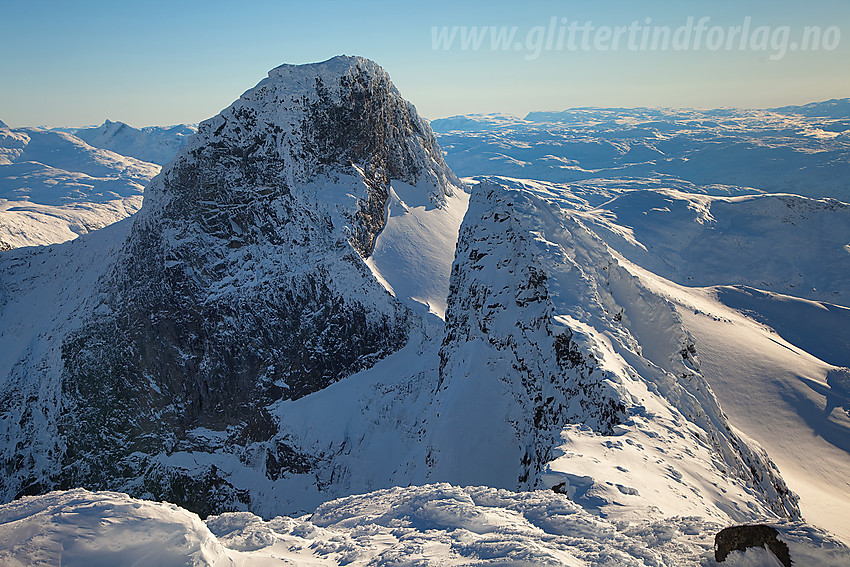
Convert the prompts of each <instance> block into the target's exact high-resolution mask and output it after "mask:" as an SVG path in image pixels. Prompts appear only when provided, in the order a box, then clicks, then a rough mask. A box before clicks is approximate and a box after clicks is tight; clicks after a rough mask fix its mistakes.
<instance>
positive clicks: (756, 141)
mask: <svg viewBox="0 0 850 567" xmlns="http://www.w3.org/2000/svg"><path fill="white" fill-rule="evenodd" d="M845 103H846V101H845ZM845 105H846V104H845ZM778 110H781V109H778ZM816 114H817V115H812V116H806V115H804V114H793V113H790V112H789V113H788V114H785V113H780V112H778V111H777V112H772V111H761V110H736V109H717V110H690V109H679V110H677V109H663V108H635V109H629V108H577V109H572V110H566V111H562V112H533V113H530V114H529V115H528V116H526V117H525V119H520V118H513V119H510V117H507V116H502V115H497V116H493V115H470V116H465V117H464V116H460V117H453V118H447V119H440V120H434V121H433V124H432V125H433V128H434V130H435V131H436V132H437V133H438V135H439V140H440V145H441V147H442V148H443V149H444V150H445V151H446V161H447V162H448V164H449V165H450V166H451V167H452V169H453V170H454V171H455V173H457V174H458V175H461V176H473V175H502V176H506V177H514V178H526V179H537V180H543V181H551V182H556V183H570V182H581V181H585V182H587V181H588V180H594V179H600V180H605V183H609V184H610V183H611V182H612V181H613V180H619V181H622V182H623V183H629V182H631V180H633V179H635V178H639V179H644V180H646V181H647V182H649V183H650V184H651V185H650V188H669V187H674V188H678V189H682V190H688V191H691V192H695V193H707V194H711V195H738V194H753V193H759V192H770V193H776V192H782V193H795V194H799V195H804V196H807V197H816V198H824V197H833V198H837V199H840V200H843V201H845V202H847V201H850V185H848V181H847V180H848V179H850V159H848V157H850V121H848V119H847V116H843V117H828V113H825V112H820V113H816ZM686 186H689V187H690V188H689V189H685V187H686Z"/></svg>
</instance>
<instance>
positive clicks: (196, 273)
mask: <svg viewBox="0 0 850 567" xmlns="http://www.w3.org/2000/svg"><path fill="white" fill-rule="evenodd" d="M393 183H396V187H397V188H399V191H396V190H395V189H394V188H393ZM402 184H403V185H404V187H405V190H404V191H402V190H401V186H402ZM459 186H460V182H459V181H458V180H457V178H456V177H455V176H454V174H453V173H452V172H451V171H450V170H449V169H448V167H447V166H446V164H445V162H444V161H443V158H442V154H441V151H440V149H439V147H438V146H437V143H436V141H435V139H434V135H433V134H432V132H431V130H430V128H429V126H428V125H427V124H426V123H425V122H424V121H423V120H422V119H421V118H419V117H418V115H417V114H416V112H415V110H414V108H413V106H412V105H410V104H409V103H407V102H406V101H405V100H404V99H403V98H402V97H401V96H400V94H399V93H398V91H397V90H396V89H395V88H394V87H393V85H392V83H391V82H390V80H389V77H388V76H387V74H386V72H384V71H383V70H382V69H381V68H380V67H379V66H377V65H376V64H374V63H372V62H370V61H367V60H364V59H361V58H353V57H336V58H334V59H331V60H329V61H327V62H324V63H320V64H315V65H305V66H282V67H279V68H277V69H274V70H273V71H271V72H270V74H269V77H268V78H267V79H265V80H263V81H262V82H260V83H259V84H258V85H257V86H256V87H255V88H254V89H251V90H249V91H248V92H246V93H245V94H244V95H243V96H242V97H241V98H240V99H239V100H238V101H236V102H235V103H234V104H233V105H232V106H231V107H229V108H228V109H226V110H225V111H223V112H222V113H221V114H220V115H218V116H216V117H215V118H212V119H210V120H208V121H206V122H204V123H202V124H201V125H200V127H199V130H198V134H197V136H196V137H195V138H193V140H192V141H191V142H190V143H189V144H188V145H187V146H186V147H185V148H184V149H183V150H181V152H180V153H179V154H178V156H177V157H176V158H175V159H174V160H173V161H172V162H171V163H170V164H169V165H168V166H166V167H165V168H164V169H163V171H162V173H161V174H160V175H159V176H157V177H156V178H154V180H153V181H152V182H151V184H150V186H149V187H148V188H147V190H146V194H145V204H144V207H143V208H142V210H141V211H140V212H139V213H138V214H137V215H136V216H135V218H134V220H133V223H132V226H129V225H127V224H124V225H122V226H120V227H115V228H111V229H108V230H110V231H111V232H108V233H106V236H100V235H99V234H92V235H90V236H88V237H87V238H86V239H83V240H80V241H75V242H74V243H71V244H68V245H64V246H59V247H55V250H40V251H24V252H17V253H15V254H12V255H6V256H3V257H2V258H0V262H2V271H0V274H3V281H2V284H3V287H2V290H3V296H2V298H3V311H2V317H3V320H2V322H3V325H2V327H0V329H5V330H3V331H2V338H3V341H4V343H5V344H6V345H7V346H6V347H5V348H4V349H3V350H2V352H0V354H2V357H0V368H2V370H4V371H5V372H6V373H5V376H7V378H5V382H4V383H3V384H2V386H3V388H2V390H0V391H2V394H0V408H2V410H0V411H2V419H0V441H2V444H0V451H2V468H3V470H4V471H5V472H6V474H5V475H3V476H2V477H0V492H2V495H3V497H4V498H5V499H7V500H8V499H11V498H13V497H14V496H16V495H19V494H26V493H37V492H44V491H47V490H49V489H51V488H55V487H61V488H70V487H76V486H82V487H85V488H89V489H110V490H121V491H124V492H128V493H130V494H133V495H136V496H144V497H147V498H154V499H165V500H168V501H171V502H174V503H177V504H180V505H182V506H185V507H187V508H189V509H190V510H193V511H196V512H199V513H201V514H209V513H212V512H218V511H222V510H233V509H250V510H252V511H255V512H257V513H260V514H263V515H268V516H272V515H277V514H280V513H293V512H295V511H301V510H305V509H309V508H310V507H315V505H316V504H317V503H318V502H321V501H323V500H327V499H330V498H333V497H336V496H342V495H347V494H352V493H355V492H366V491H369V490H376V489H378V488H385V487H388V486H391V485H404V484H411V483H420V484H421V483H425V482H436V481H447V482H451V483H452V484H464V485H489V486H494V487H499V488H508V489H512V490H516V489H529V488H540V487H554V488H558V489H559V490H560V491H562V492H563V493H564V494H567V495H568V496H570V497H571V498H574V499H575V500H576V501H578V502H590V503H591V506H592V507H596V508H600V509H601V508H603V507H604V506H612V507H616V506H623V505H627V506H637V505H638V503H640V505H642V506H644V507H646V506H660V505H661V503H662V501H668V500H670V501H674V502H676V503H677V504H676V506H677V507H676V506H674V507H672V508H667V509H665V512H667V511H669V512H671V513H678V514H680V515H684V514H698V515H707V516H711V517H715V518H727V519H728V518H729V517H734V518H744V519H746V518H748V517H752V516H763V515H772V516H774V517H775V516H790V517H796V516H798V515H799V510H798V509H797V507H796V501H795V497H794V495H793V494H791V493H790V491H789V490H788V488H787V487H786V486H785V484H784V482H783V481H782V479H781V478H780V477H779V475H778V472H777V471H776V469H775V467H774V466H773V465H772V463H771V462H770V460H769V459H768V458H767V457H766V455H764V454H763V452H761V451H760V450H758V449H755V448H751V447H750V446H749V445H748V444H747V443H746V442H745V441H743V440H742V439H741V438H740V437H739V436H737V434H735V433H734V432H733V430H732V428H731V426H730V425H729V423H728V421H727V420H726V417H725V416H724V415H723V412H722V411H721V410H720V407H719V405H718V404H717V401H716V399H715V398H714V395H713V393H712V392H711V390H710V388H709V387H708V385H707V384H706V383H705V381H704V380H703V378H702V376H701V375H700V370H699V362H698V359H697V355H696V353H697V350H696V348H695V347H694V344H693V341H692V339H691V337H690V336H689V335H688V333H687V331H686V330H685V329H684V327H683V326H682V324H681V321H680V320H679V319H677V318H676V314H675V311H674V310H673V309H672V308H671V307H670V305H668V303H667V302H666V301H665V299H664V298H663V297H662V296H661V295H659V294H658V293H656V292H655V291H653V290H652V289H651V288H650V287H649V286H648V284H646V282H645V281H644V279H642V277H643V276H641V275H640V273H639V270H638V269H637V268H636V267H635V266H633V265H632V264H631V263H630V262H629V261H628V260H626V259H625V258H623V257H622V256H620V255H618V254H616V253H615V252H614V251H613V250H612V249H610V248H609V247H608V246H607V245H606V244H605V242H604V241H603V240H602V239H601V238H600V237H599V236H598V235H597V234H596V233H595V232H594V229H593V227H592V226H591V225H590V223H588V222H585V221H584V220H583V217H582V215H581V214H580V212H579V211H576V210H573V209H572V208H571V207H570V206H569V200H568V199H569V197H568V196H566V197H564V198H561V197H559V196H558V195H556V194H553V193H545V192H538V193H535V192H534V191H532V190H519V189H510V188H507V187H505V186H503V185H501V184H498V183H493V182H482V183H479V184H478V185H476V186H475V187H473V188H472V189H471V191H472V195H471V199H470V205H469V209H468V211H467V213H466V216H465V218H464V221H463V225H462V227H461V229H460V234H459V237H458V241H457V247H456V250H446V253H447V254H449V255H450V254H452V253H454V254H455V259H454V263H453V265H452V268H451V275H450V279H449V292H448V298H447V305H448V308H447V311H446V315H445V321H444V322H443V321H442V320H439V319H438V316H437V315H436V314H433V313H430V314H429V313H426V312H425V311H423V310H422V309H418V308H417V306H416V305H414V304H412V303H405V302H403V301H402V300H400V299H397V298H398V297H401V298H404V297H406V294H405V290H395V293H393V292H391V286H389V285H387V282H390V281H405V280H403V279H395V278H394V276H393V266H392V265H391V263H387V264H384V265H382V266H378V268H380V269H379V270H377V271H373V270H372V267H371V266H370V264H368V263H367V262H366V259H367V258H368V257H369V256H370V254H371V252H372V250H373V249H374V248H375V246H376V243H377V242H379V241H380V239H381V238H382V235H383V234H382V231H383V229H384V226H385V224H386V223H387V222H388V220H387V216H388V214H389V213H388V211H389V210H390V208H389V205H388V202H389V201H388V200H389V199H390V198H391V197H392V198H394V199H397V200H398V202H397V203H395V205H394V206H397V207H399V210H401V209H403V210H406V209H405V207H406V205H405V204H404V203H402V202H401V199H400V197H399V194H400V193H401V194H407V193H413V192H418V195H417V198H416V199H415V201H416V202H421V203H423V205H422V206H421V207H419V208H420V209H422V210H423V211H428V210H431V211H433V210H440V209H441V207H447V203H448V202H449V200H450V199H451V198H452V196H453V194H454V193H455V192H457V191H461V190H462V189H459ZM406 192H407V193H406ZM410 201H411V203H412V202H414V200H413V199H411V200H410ZM411 208H415V207H411ZM420 212H421V211H420ZM409 214H414V213H409ZM416 218H417V219H419V218H421V219H426V214H425V213H423V216H422V217H416ZM425 222H427V221H426V220H422V222H418V223H411V224H419V225H421V224H422V223H425ZM399 226H405V225H403V224H400V225H399ZM420 228H421V227H420ZM425 232H426V233H427V231H425ZM405 234H406V233H405V232H404V230H402V229H398V231H397V232H396V235H395V237H396V238H404V236H405ZM420 236H421V234H420ZM99 239H100V240H99ZM434 265H437V263H435V264H434ZM439 265H448V264H447V263H441V262H440V263H439ZM81 270H83V272H81ZM80 273H86V274H89V275H88V276H86V278H88V279H85V278H83V277H82V276H81V275H80ZM376 273H381V274H383V276H382V277H383V278H384V279H383V280H382V279H380V278H378V276H377V275H376ZM75 274H76V275H75ZM92 274H93V275H92ZM39 275H42V276H45V277H42V278H39V277H37V276H39ZM425 277H427V273H426V274H425ZM69 282H70V283H69ZM50 286H54V287H50ZM45 298H53V301H54V302H55V304H56V305H55V306H54V307H51V308H43V310H42V311H43V312H44V313H45V317H44V321H45V322H44V323H43V324H39V325H40V326H38V325H35V324H34V323H32V322H31V321H32V319H33V317H32V313H33V311H32V310H33V306H34V305H38V304H39V301H41V302H43V301H45ZM413 299H415V298H413ZM414 303H415V301H414ZM418 305H419V307H421V306H422V304H421V302H420V303H419V304H418ZM683 431H685V432H686V433H683ZM644 446H651V447H658V449H657V451H655V452H654V453H651V455H652V459H650V456H649V454H646V455H640V456H639V457H638V459H637V461H636V464H635V472H634V473H630V472H629V471H628V470H627V469H625V468H624V467H619V468H620V469H622V470H620V471H619V472H614V473H612V472H611V471H607V470H606V469H605V468H604V467H606V466H608V464H610V462H612V461H606V460H605V459H603V458H597V457H595V456H594V457H588V458H587V459H576V460H572V461H570V460H569V459H566V456H569V455H570V454H578V453H579V452H580V451H585V452H589V451H591V450H594V447H596V448H599V447H604V451H621V452H623V454H625V451H629V450H631V449H630V447H640V451H644ZM647 451H649V450H648V449H647ZM599 454H600V455H602V454H607V453H603V452H600V453H599ZM641 458H642V459H643V460H641ZM565 459H566V461H567V462H564V461H565ZM681 463H687V466H686V467H685V466H683V465H682V464H681ZM584 465H587V466H590V467H596V468H594V469H593V470H590V471H587V470H583V471H579V470H578V469H577V468H576V467H578V466H584ZM680 469H683V470H685V472H684V473H682V472H679V470H680ZM611 474H623V475H625V476H626V477H627V478H628V477H630V476H634V478H635V479H638V478H640V479H650V480H652V481H653V482H654V480H655V479H662V478H663V479H672V480H670V481H669V482H673V483H676V486H675V487H674V488H675V490H673V491H671V492H669V493H668V492H666V491H662V490H661V489H658V488H657V487H654V489H653V490H650V489H648V488H644V487H643V486H641V487H640V490H638V489H637V488H635V487H634V486H632V485H631V484H628V483H629V482H631V483H634V482H635V481H634V480H623V482H622V483H620V484H617V488H614V484H613V483H612V482H608V481H607V480H608V478H609V477H610V475H611ZM705 478H708V479H710V480H709V481H707V482H704V483H701V479H705ZM663 482H668V480H664V481H663ZM666 486H667V485H665V487H666ZM694 495H696V496H694ZM582 499H584V500H582ZM624 502H625V504H624ZM718 502H719V504H718ZM644 509H645V508H644Z"/></svg>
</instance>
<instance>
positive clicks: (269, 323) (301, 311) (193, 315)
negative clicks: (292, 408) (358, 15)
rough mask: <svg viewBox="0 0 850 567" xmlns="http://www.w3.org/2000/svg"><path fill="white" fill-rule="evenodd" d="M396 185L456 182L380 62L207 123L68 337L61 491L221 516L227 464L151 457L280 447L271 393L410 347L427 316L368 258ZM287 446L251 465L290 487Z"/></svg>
mask: <svg viewBox="0 0 850 567" xmlns="http://www.w3.org/2000/svg"><path fill="white" fill-rule="evenodd" d="M393 179H395V180H402V181H404V182H408V183H410V184H417V183H419V184H421V183H425V184H427V185H428V186H429V187H430V196H431V198H432V199H433V200H434V201H435V202H437V203H439V202H440V200H441V199H443V198H444V196H445V195H446V194H447V193H450V192H451V188H450V185H449V184H450V183H452V182H455V178H454V176H453V174H451V172H450V171H449V170H448V169H447V167H446V166H445V164H444V163H443V161H442V157H441V155H440V153H439V150H438V149H437V146H436V143H435V142H434V138H433V135H432V134H431V132H430V129H429V127H428V126H427V123H426V122H424V121H423V120H422V119H420V118H419V117H418V116H417V115H416V112H415V110H414V108H413V107H412V105H410V104H409V103H407V102H406V101H404V100H403V99H402V98H401V96H400V95H399V93H398V91H397V90H396V89H395V88H394V87H393V85H392V84H391V82H390V80H389V77H388V76H387V74H386V73H385V72H384V71H383V70H382V69H381V68H380V67H378V66H377V65H375V64H374V63H371V62H369V61H366V60H363V59H359V58H345V57H341V58H335V59H333V60H331V61H328V62H326V63H324V64H320V65H314V66H303V67H289V66H284V67H281V68H278V69H275V70H273V71H272V72H271V73H270V76H269V78H268V79H266V80H264V81H263V82H261V83H260V84H259V85H258V86H257V87H256V88H255V89H252V90H250V91H248V92H247V93H245V95H243V97H242V98H241V99H240V100H239V101H237V102H236V103H234V104H233V105H232V106H231V107H230V108H228V109H227V110H225V111H224V112H223V113H222V114H221V115H219V116H217V117H215V118H213V119H211V120H209V121H207V122H205V123H203V124H202V125H201V127H200V129H199V134H198V136H197V137H196V138H195V139H194V141H193V142H192V143H191V144H190V145H189V146H188V147H187V148H186V149H185V150H184V151H182V152H181V153H180V154H179V156H178V157H177V158H176V159H175V160H174V161H173V162H172V163H171V164H170V165H169V166H168V167H166V168H165V170H164V171H163V173H162V174H161V175H160V176H158V177H157V178H156V179H155V180H154V181H153V182H152V184H151V185H150V186H149V188H148V190H147V193H146V200H145V207H144V210H143V211H142V212H141V214H140V215H139V216H138V217H137V218H136V220H135V224H134V226H133V229H132V232H131V234H130V235H129V237H128V238H127V240H126V242H125V244H124V245H123V247H122V249H121V252H120V257H119V259H118V260H117V261H116V262H115V264H114V266H112V268H111V269H110V270H109V272H108V273H107V274H105V275H104V277H103V278H102V279H101V281H100V282H99V286H98V292H99V295H98V297H97V301H96V305H94V306H93V311H94V315H93V316H92V317H90V319H89V320H88V321H86V323H85V324H84V325H82V326H81V328H79V329H77V330H75V331H74V332H73V333H72V334H70V335H69V336H67V337H65V338H64V341H63V343H62V349H61V350H62V364H63V369H62V379H61V390H62V403H61V408H62V409H61V417H59V418H58V420H57V424H56V427H57V432H58V436H59V438H60V439H61V440H62V443H61V445H60V447H59V448H58V450H59V451H61V453H60V454H61V456H60V455H55V456H54V458H56V457H58V461H59V466H58V467H56V468H54V472H53V474H52V475H51V477H50V480H49V481H47V485H48V486H49V485H58V486H77V485H85V486H92V487H104V488H105V487H115V486H120V485H122V484H123V483H125V482H127V481H129V480H130V479H133V481H134V482H138V480H139V479H140V478H141V486H138V485H137V486H136V491H138V490H139V489H141V490H144V491H146V492H147V493H150V494H153V495H154V496H156V497H161V498H166V499H171V500H174V501H180V502H185V503H186V504H187V505H188V506H190V507H192V508H193V509H201V510H203V509H208V510H211V509H214V507H215V506H216V505H217V503H218V502H219V501H218V499H217V498H216V497H215V496H214V495H211V494H209V491H210V490H214V489H215V487H216V486H218V485H220V484H221V483H220V482H218V481H217V480H216V479H215V478H214V477H215V473H214V471H211V472H210V478H207V479H175V478H173V477H171V476H169V475H168V474H167V473H164V472H162V471H156V470H152V468H151V463H150V462H149V460H148V459H147V456H149V455H152V454H156V453H158V452H162V451H165V452H167V451H171V450H174V449H176V448H178V447H184V448H185V446H186V443H188V441H187V432H188V431H191V430H193V429H196V428H208V429H211V430H215V431H227V432H228V436H230V437H232V438H235V439H239V442H240V443H242V444H245V445H247V444H250V443H255V442H266V441H268V440H269V439H270V438H271V437H272V436H273V433H274V431H275V427H274V424H273V423H272V421H271V420H270V418H269V416H268V414H267V412H266V411H265V409H264V408H265V406H266V405H268V404H269V403H270V402H271V401H273V400H278V399H281V398H283V399H296V398H299V397H302V396H305V395H307V394H309V393H311V392H315V391H317V390H320V389H322V388H324V387H326V386H328V385H329V384H332V383H333V382H336V381H338V380H340V379H341V378H344V377H346V376H348V375H350V374H352V373H354V372H356V371H358V370H362V369H364V368H368V367H369V366H371V365H372V364H374V363H375V361H376V360H379V359H380V358H382V357H384V356H386V355H388V354H389V353H391V352H393V351H395V350H397V349H399V348H400V347H401V346H403V345H404V344H405V342H406V340H407V336H408V333H409V329H410V326H411V325H413V324H414V322H413V321H412V320H411V315H410V313H409V312H408V310H407V308H405V307H404V306H402V305H401V304H399V303H398V302H397V301H396V300H395V299H394V298H393V297H392V296H391V295H389V294H388V293H387V292H386V291H385V290H384V289H383V288H382V287H381V286H380V284H378V283H377V282H376V281H375V280H374V278H373V277H372V276H371V273H370V272H369V270H368V269H367V268H366V266H365V265H364V263H363V261H362V259H363V257H365V256H367V255H368V254H369V252H370V250H371V247H372V245H373V242H374V239H375V236H376V235H377V234H378V233H379V232H380V230H381V228H382V226H383V222H384V208H385V204H386V199H387V196H388V190H389V183H390V180H393ZM190 444H191V443H190ZM290 453H291V451H289V449H288V448H287V447H286V446H274V444H272V445H271V446H269V447H266V448H265V450H264V451H261V452H260V454H259V455H252V458H253V459H259V464H258V465H257V467H258V468H259V469H260V470H261V471H262V472H263V473H264V474H266V475H269V476H270V477H274V476H275V475H279V474H281V472H282V471H283V470H286V469H287V468H292V467H295V468H297V467H298V466H299V465H298V462H299V460H298V459H297V458H295V459H293V458H291V455H290ZM44 487H45V483H44V482H39V483H36V484H35V485H34V487H32V488H27V487H26V486H14V485H11V486H6V487H4V488H5V491H6V492H9V493H13V492H19V491H23V492H27V491H32V490H41V489H43V488H44ZM233 498H236V499H239V498H240V496H239V495H238V494H236V493H235V492H231V493H229V494H228V499H233ZM205 507H207V508H205Z"/></svg>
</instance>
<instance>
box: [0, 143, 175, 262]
mask: <svg viewBox="0 0 850 567" xmlns="http://www.w3.org/2000/svg"><path fill="white" fill-rule="evenodd" d="M157 173H159V166H157V165H155V164H152V163H147V162H143V161H140V160H137V159H135V158H131V157H126V156H122V155H119V154H116V153H114V152H111V151H108V150H103V149H99V148H95V147H92V146H90V145H89V144H87V143H85V142H84V141H82V140H80V139H79V138H77V137H76V136H74V135H72V134H69V133H66V132H60V131H49V130H42V129H37V128H15V129H9V128H0V248H3V249H9V248H19V247H22V246H38V245H47V244H56V243H59V242H64V241H67V240H71V239H73V238H76V237H77V236H79V235H80V234H86V233H88V232H91V231H92V230H97V229H99V228H102V227H104V226H106V225H109V224H112V223H114V222H116V221H119V220H121V219H123V218H126V217H127V216H129V215H131V214H133V213H135V212H136V211H137V210H139V208H140V207H141V206H142V195H143V192H144V187H145V185H146V184H147V183H148V182H149V181H150V180H151V179H152V178H153V177H154V175H156V174H157Z"/></svg>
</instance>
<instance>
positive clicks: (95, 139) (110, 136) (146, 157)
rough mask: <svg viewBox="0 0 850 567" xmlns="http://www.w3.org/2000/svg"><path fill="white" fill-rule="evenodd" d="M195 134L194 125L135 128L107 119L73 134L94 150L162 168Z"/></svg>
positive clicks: (195, 128) (196, 128)
mask: <svg viewBox="0 0 850 567" xmlns="http://www.w3.org/2000/svg"><path fill="white" fill-rule="evenodd" d="M197 131H198V127H197V126H196V125H194V124H177V125H175V126H146V127H144V128H134V127H132V126H130V125H128V124H125V123H123V122H112V121H111V120H107V121H106V122H104V123H103V124H102V125H100V126H98V127H97V128H81V129H79V130H77V131H75V132H74V135H75V136H77V137H78V138H80V139H81V140H84V141H85V142H87V143H88V144H90V145H92V146H94V147H96V148H103V149H105V150H110V151H113V152H115V153H117V154H121V155H123V156H130V157H134V158H136V159H139V160H142V161H146V162H150V163H155V164H157V165H165V164H167V163H168V162H170V161H171V160H172V159H173V158H174V156H175V155H177V152H178V151H179V150H180V149H181V148H182V147H183V146H185V145H186V144H187V143H188V142H189V139H190V138H191V137H192V136H194V135H195V132H197Z"/></svg>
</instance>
